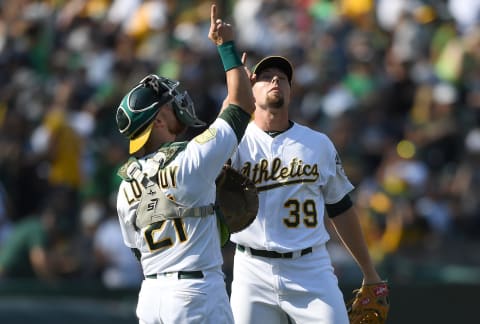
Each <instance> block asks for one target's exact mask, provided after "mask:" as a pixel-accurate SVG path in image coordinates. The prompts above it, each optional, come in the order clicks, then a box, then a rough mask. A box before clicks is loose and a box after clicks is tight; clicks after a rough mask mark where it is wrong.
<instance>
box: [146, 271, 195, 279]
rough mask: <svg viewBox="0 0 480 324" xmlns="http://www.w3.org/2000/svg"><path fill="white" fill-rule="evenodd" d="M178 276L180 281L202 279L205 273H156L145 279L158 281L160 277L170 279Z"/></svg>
mask: <svg viewBox="0 0 480 324" xmlns="http://www.w3.org/2000/svg"><path fill="white" fill-rule="evenodd" d="M174 275H176V276H177V278H178V279H202V278H203V272H202V271H178V272H163V273H156V274H151V275H146V276H145V278H148V279H157V278H160V277H169V276H174Z"/></svg>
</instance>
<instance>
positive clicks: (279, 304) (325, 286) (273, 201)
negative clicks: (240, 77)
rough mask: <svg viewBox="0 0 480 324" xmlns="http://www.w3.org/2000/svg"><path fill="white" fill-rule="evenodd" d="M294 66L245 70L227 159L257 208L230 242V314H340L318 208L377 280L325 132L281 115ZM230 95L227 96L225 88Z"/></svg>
mask: <svg viewBox="0 0 480 324" xmlns="http://www.w3.org/2000/svg"><path fill="white" fill-rule="evenodd" d="M292 75H293V68H292V65H291V64H290V62H289V61H288V60H287V59H286V58H283V57H280V56H270V57H266V58H264V59H262V60H261V61H260V62H259V63H258V64H257V65H256V66H255V67H254V68H253V70H252V75H251V80H252V84H253V85H252V88H253V94H254V98H255V105H256V110H255V114H254V115H255V116H254V120H253V121H252V122H251V123H250V124H249V125H248V127H247V130H246V131H245V135H244V137H243V139H242V141H241V143H240V144H239V146H238V151H237V152H236V153H235V154H234V156H233V157H232V166H234V167H235V168H237V169H239V170H240V171H241V172H242V173H243V174H244V175H246V176H248V177H249V178H250V179H251V180H252V181H253V182H254V183H255V184H256V186H257V190H258V193H259V211H258V215H257V217H256V219H255V221H254V222H253V223H252V224H251V225H250V226H249V227H247V228H246V229H245V230H243V231H241V232H239V233H236V234H233V235H232V236H231V240H232V241H233V242H234V243H236V252H235V256H234V270H233V282H232V294H231V306H232V310H233V314H234V319H235V323H237V324H246V323H315V324H318V323H332V324H333V323H334V324H343V323H345V324H346V323H348V316H347V310H346V306H345V302H344V299H343V296H342V293H341V291H340V289H339V287H338V281H337V277H336V276H335V274H334V269H333V267H332V263H331V259H330V256H329V254H328V251H327V248H326V246H325V244H326V243H327V241H328V240H329V234H328V232H327V230H326V229H325V226H324V208H325V207H326V211H327V215H328V219H329V221H331V222H332V223H333V225H334V228H335V229H336V231H337V232H338V234H339V236H340V237H341V239H342V240H343V242H344V244H345V246H346V247H347V248H348V250H349V251H350V252H351V254H352V256H353V258H354V259H355V260H356V262H357V263H358V265H359V266H360V269H361V270H362V272H363V275H364V279H363V281H364V283H366V284H368V283H374V282H380V281H381V279H380V277H379V275H378V274H377V272H376V270H375V269H374V266H373V263H372V261H371V258H370V256H369V253H368V250H367V247H366V244H365V241H364V238H363V235H362V232H361V228H360V226H359V222H358V220H357V215H356V214H355V212H354V209H353V208H352V201H351V200H350V197H349V192H350V191H352V189H353V185H352V184H351V183H350V181H349V180H348V178H347V176H346V175H345V173H344V170H343V168H342V164H341V161H340V158H339V157H338V155H337V152H336V149H335V147H334V145H333V143H332V142H331V141H330V139H329V138H328V137H327V136H326V135H325V134H322V133H320V132H317V131H314V130H312V129H310V128H307V127H305V126H302V125H300V124H297V123H295V122H293V121H291V120H290V119H289V115H288V109H289V103H290V91H291V83H292ZM228 99H229V98H228Z"/></svg>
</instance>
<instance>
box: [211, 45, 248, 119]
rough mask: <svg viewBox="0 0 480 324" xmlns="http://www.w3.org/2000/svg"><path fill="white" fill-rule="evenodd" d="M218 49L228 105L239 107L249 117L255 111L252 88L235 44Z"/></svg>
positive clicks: (221, 46) (220, 46)
mask: <svg viewBox="0 0 480 324" xmlns="http://www.w3.org/2000/svg"><path fill="white" fill-rule="evenodd" d="M218 48H219V54H220V58H221V59H222V63H223V65H224V69H225V74H226V83H227V92H228V94H227V98H228V103H229V104H232V105H236V106H239V107H241V108H242V109H243V110H244V111H245V112H247V113H248V114H249V115H250V114H252V113H253V111H254V110H255V104H254V99H253V93H252V86H251V83H250V79H249V77H248V74H247V72H246V71H245V67H244V65H243V63H242V62H241V60H240V58H239V56H238V53H237V52H236V48H235V43H234V42H233V41H229V42H227V43H225V44H222V45H219V46H218ZM225 101H226V100H225ZM224 103H225V102H224Z"/></svg>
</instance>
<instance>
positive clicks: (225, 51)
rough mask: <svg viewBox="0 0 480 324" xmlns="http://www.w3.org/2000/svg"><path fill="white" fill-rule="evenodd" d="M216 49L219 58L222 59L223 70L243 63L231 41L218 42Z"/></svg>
mask: <svg viewBox="0 0 480 324" xmlns="http://www.w3.org/2000/svg"><path fill="white" fill-rule="evenodd" d="M217 49H218V53H219V54H220V58H221V59H222V63H223V68H224V69H225V72H227V71H228V70H231V69H234V68H236V67H239V66H242V65H243V64H242V60H241V59H240V57H239V56H238V54H237V50H236V48H235V43H234V42H233V41H228V42H225V43H223V44H220V45H218V46H217Z"/></svg>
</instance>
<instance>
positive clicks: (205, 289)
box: [116, 5, 255, 324]
mask: <svg viewBox="0 0 480 324" xmlns="http://www.w3.org/2000/svg"><path fill="white" fill-rule="evenodd" d="M209 38H210V39H211V40H212V41H213V42H214V43H215V44H216V45H217V48H218V51H219V54H220V57H221V59H222V63H223V66H224V69H225V71H226V82H227V88H228V93H229V97H230V98H232V100H231V101H230V105H229V106H228V107H227V108H226V109H225V110H223V111H222V113H221V114H220V115H219V117H218V118H217V119H216V120H215V121H214V122H213V123H212V124H211V125H210V126H209V128H208V129H207V130H206V131H205V132H204V133H202V134H200V135H198V136H197V137H195V138H194V139H193V140H192V141H190V142H175V138H176V136H177V135H178V134H180V133H181V132H182V131H183V130H184V129H185V127H186V126H193V127H195V126H203V125H204V123H203V122H202V121H200V120H199V119H197V117H196V114H195V110H194V106H193V103H192V102H191V100H190V97H189V95H188V93H187V92H181V91H180V90H179V88H178V84H179V83H178V82H176V81H173V80H170V79H167V78H162V77H159V76H156V75H149V76H147V77H146V78H144V79H143V80H142V81H141V82H140V83H139V84H138V85H136V86H135V87H134V88H133V89H132V90H131V91H129V92H128V93H127V94H126V96H125V97H124V98H123V100H122V101H121V104H120V106H119V107H118V109H117V116H116V121H117V126H118V128H119V131H120V132H121V133H122V134H124V135H125V136H127V137H128V138H129V140H130V153H131V154H134V155H135V157H131V158H130V160H129V161H128V162H127V163H126V164H125V165H124V166H123V167H122V168H121V169H120V171H119V175H120V176H121V177H122V178H123V181H122V183H121V185H120V188H119V191H118V198H117V211H118V216H119V220H120V225H121V229H122V235H123V238H124V242H125V244H126V245H127V246H128V247H130V248H131V249H132V250H133V251H134V253H135V255H136V256H137V257H138V259H139V261H140V262H141V265H142V268H143V273H144V275H145V280H144V281H143V282H142V286H141V289H140V293H139V298H138V304H137V310H136V313H137V316H138V318H139V322H140V323H156V324H159V323H175V324H177V323H215V324H218V323H233V316H232V311H231V308H230V304H229V300H228V295H227V291H226V287H225V281H224V275H223V273H222V269H221V266H222V262H223V260H222V254H221V246H220V238H219V232H218V229H217V218H216V214H215V210H214V208H213V206H214V202H215V196H216V188H215V179H216V177H217V175H218V174H219V173H220V170H221V169H222V166H223V165H224V163H225V162H226V160H227V159H228V157H229V156H231V155H232V153H233V152H234V150H235V148H236V147H237V145H238V142H239V141H240V139H241V138H242V136H243V133H244V131H245V128H246V126H247V124H248V122H249V120H250V116H251V114H252V112H253V110H254V108H255V105H254V103H253V95H252V89H251V84H250V80H249V78H248V75H247V73H246V72H245V69H244V67H243V64H242V62H241V60H240V58H239V57H238V54H237V52H236V50H235V46H234V42H233V30H232V26H230V25H229V24H226V23H225V22H223V21H222V20H221V19H219V18H217V14H216V7H215V5H212V8H211V27H210V32H209Z"/></svg>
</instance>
